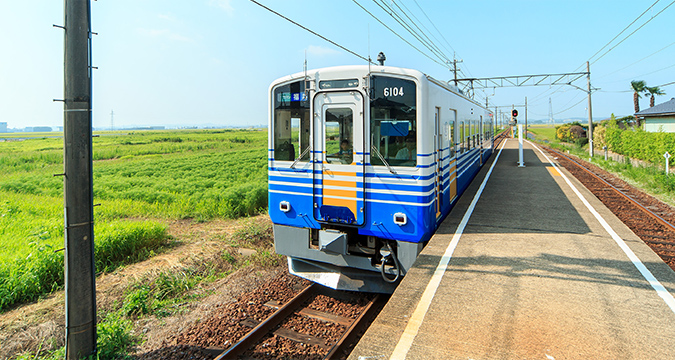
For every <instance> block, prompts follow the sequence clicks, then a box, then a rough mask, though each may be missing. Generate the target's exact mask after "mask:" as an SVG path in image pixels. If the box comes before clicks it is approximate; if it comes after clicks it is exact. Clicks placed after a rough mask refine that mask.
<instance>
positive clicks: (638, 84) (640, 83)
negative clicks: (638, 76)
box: [630, 80, 647, 127]
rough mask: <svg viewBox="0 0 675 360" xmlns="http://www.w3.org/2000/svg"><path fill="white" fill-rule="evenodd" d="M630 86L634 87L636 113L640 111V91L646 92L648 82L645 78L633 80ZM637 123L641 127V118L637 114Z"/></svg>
mask: <svg viewBox="0 0 675 360" xmlns="http://www.w3.org/2000/svg"><path fill="white" fill-rule="evenodd" d="M630 87H631V88H632V89H633V105H634V106H635V113H638V112H639V111H640V100H639V99H640V93H643V92H645V88H646V87H647V84H646V83H645V82H644V80H633V81H631V82H630ZM635 123H636V124H637V126H638V127H640V119H638V117H637V116H635Z"/></svg>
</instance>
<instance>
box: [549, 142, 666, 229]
mask: <svg viewBox="0 0 675 360" xmlns="http://www.w3.org/2000/svg"><path fill="white" fill-rule="evenodd" d="M548 150H549V151H551V152H554V153H556V154H559V155H560V156H562V157H564V158H566V159H567V160H569V161H570V162H572V163H573V164H575V165H576V166H577V167H579V168H581V169H582V170H584V171H586V172H587V173H589V174H591V175H592V176H593V177H595V178H596V179H598V180H600V181H602V182H603V183H605V184H607V185H608V186H609V187H611V188H612V189H614V191H616V192H617V193H619V195H621V196H623V197H624V198H625V199H626V200H628V201H630V202H632V203H633V204H634V205H635V206H637V207H638V208H639V209H640V210H642V211H644V212H646V213H647V214H648V215H650V216H651V217H653V218H654V220H656V221H657V222H659V223H660V224H661V225H663V226H665V227H666V228H669V229H670V230H672V231H675V226H673V224H671V223H669V222H668V221H666V220H665V219H663V218H662V217H660V216H659V215H657V214H655V213H654V212H652V211H651V210H649V209H647V208H646V207H644V206H643V205H642V204H640V203H639V202H638V201H637V200H635V199H633V198H632V197H631V196H630V195H628V194H626V193H624V192H623V191H621V190H619V189H617V188H616V187H615V186H614V185H612V184H610V183H609V182H607V180H605V179H603V178H601V177H600V176H598V175H596V174H595V173H594V172H592V171H591V170H589V169H587V168H586V167H585V166H583V165H581V164H580V163H578V162H577V161H575V160H573V159H572V158H570V157H569V156H567V155H565V154H563V153H561V152H559V151H557V150H554V149H551V148H548Z"/></svg>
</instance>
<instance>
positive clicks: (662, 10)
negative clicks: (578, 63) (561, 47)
mask: <svg viewBox="0 0 675 360" xmlns="http://www.w3.org/2000/svg"><path fill="white" fill-rule="evenodd" d="M673 4H675V0H674V1H673V2H671V3H670V4H668V5H667V6H666V7H664V8H663V9H661V11H659V12H658V13H656V15H654V16H652V17H651V18H649V20H647V21H645V23H644V24H642V25H640V26H639V27H638V28H637V29H635V30H633V32H632V33H630V34H628V35H627V36H626V37H625V38H623V40H621V41H619V43H617V44H616V45H614V46H612V47H611V48H610V49H609V50H607V51H605V53H604V54H602V55H600V56H599V57H598V58H597V59H595V60H593V62H592V63H591V65H592V64H595V63H596V62H598V60H600V59H602V58H603V57H604V56H605V55H607V54H608V53H609V52H610V51H612V50H614V49H615V48H616V47H617V46H619V45H621V43H623V42H624V41H626V39H628V38H629V37H631V35H633V34H635V33H636V32H637V31H638V30H640V29H642V28H643V27H644V26H645V25H647V24H648V23H649V22H650V21H652V20H654V19H655V18H656V17H657V16H659V15H660V14H661V13H663V12H664V11H666V9H668V8H669V7H670V6H671V5H673Z"/></svg>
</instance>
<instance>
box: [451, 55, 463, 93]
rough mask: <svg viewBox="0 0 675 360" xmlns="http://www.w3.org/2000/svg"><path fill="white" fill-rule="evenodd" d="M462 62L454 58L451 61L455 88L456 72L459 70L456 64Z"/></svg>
mask: <svg viewBox="0 0 675 360" xmlns="http://www.w3.org/2000/svg"><path fill="white" fill-rule="evenodd" d="M461 62H463V60H457V59H455V58H453V59H452V72H453V73H454V75H455V86H457V72H458V71H459V69H458V68H457V63H461Z"/></svg>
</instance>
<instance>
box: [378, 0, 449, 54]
mask: <svg viewBox="0 0 675 360" xmlns="http://www.w3.org/2000/svg"><path fill="white" fill-rule="evenodd" d="M391 2H392V3H393V4H394V5H396V7H397V8H399V10H401V12H402V13H403V15H405V17H407V18H408V20H410V22H411V23H412V24H413V25H415V27H416V28H417V29H418V30H419V31H420V32H421V33H422V35H423V36H424V37H425V38H426V39H427V41H428V42H429V44H430V45H431V46H432V47H433V48H434V49H436V51H438V53H439V54H440V55H441V56H443V57H444V58H445V61H446V62H450V58H449V57H448V56H447V55H446V54H445V53H444V52H443V50H441V48H440V47H438V45H436V43H434V41H433V40H431V39H430V38H429V35H427V34H426V32H424V30H426V31H427V32H428V31H429V29H427V28H426V26H424V24H421V23H420V24H419V25H421V26H422V27H423V28H424V30H422V29H420V27H419V26H418V25H417V23H419V22H420V21H419V19H418V18H417V17H416V16H415V14H413V13H412V11H410V9H408V7H407V6H405V4H403V3H401V4H402V5H403V7H404V8H405V9H406V10H408V12H409V13H410V15H412V17H413V18H415V20H416V21H415V20H413V19H411V18H410V16H408V15H407V14H406V11H405V10H403V9H401V7H400V6H399V5H398V3H396V2H395V1H394V0H391ZM436 40H438V39H436Z"/></svg>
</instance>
